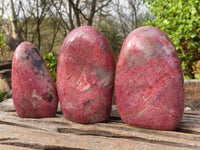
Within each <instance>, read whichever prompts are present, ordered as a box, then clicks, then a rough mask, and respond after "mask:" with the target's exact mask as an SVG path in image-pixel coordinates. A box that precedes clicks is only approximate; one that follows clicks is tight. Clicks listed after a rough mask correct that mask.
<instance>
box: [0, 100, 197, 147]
mask: <svg viewBox="0 0 200 150" xmlns="http://www.w3.org/2000/svg"><path fill="white" fill-rule="evenodd" d="M199 141H200V112H194V111H188V112H185V113H184V116H183V119H182V121H181V123H180V125H179V126H178V128H177V129H176V131H160V130H150V129H142V128H137V127H132V126H129V125H126V124H125V123H123V121H122V120H121V119H120V117H119V115H118V113H117V110H116V106H114V107H113V111H112V116H111V117H110V119H109V120H108V121H107V122H103V123H96V124H79V123H74V122H70V121H68V120H66V119H64V118H63V115H62V114H61V113H60V111H59V112H58V114H57V115H56V117H53V118H43V119H31V118H29V119H28V118H20V117H18V116H17V114H16V112H15V110H14V108H13V104H12V101H7V102H3V103H0V149H3V148H4V147H6V146H8V147H9V146H11V147H13V146H14V147H16V148H23V147H25V148H30V149H58V150H59V149H70V150H71V149H72V150H73V149H74V150H76V149H77V150H85V149H94V150H100V149H101V150H102V149H108V150H109V149H112V150H113V149H116V150H117V149H120V150H121V149H126V150H129V149H130V150H131V149H142V150H144V149H148V150H156V149H159V150H162V149H163V150H164V149H165V150H166V149H170V150H173V149H174V150H175V149H179V150H186V149H187V150H189V149H200V142H199Z"/></svg>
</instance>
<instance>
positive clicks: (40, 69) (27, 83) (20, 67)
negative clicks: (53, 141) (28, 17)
mask: <svg viewBox="0 0 200 150" xmlns="http://www.w3.org/2000/svg"><path fill="white" fill-rule="evenodd" d="M12 92H13V101H14V106H15V109H16V112H17V114H18V115H19V116H20V117H31V118H42V117H53V116H55V114H56V111H57V105H58V98H57V92H56V87H55V83H54V81H53V79H52V77H51V74H50V72H49V70H48V68H47V66H46V64H45V63H44V61H43V59H42V57H41V55H40V53H39V51H38V49H37V48H36V47H35V46H34V45H33V44H31V43H29V42H23V43H21V44H20V45H19V46H18V47H17V48H16V50H15V53H14V56H13V61H12Z"/></svg>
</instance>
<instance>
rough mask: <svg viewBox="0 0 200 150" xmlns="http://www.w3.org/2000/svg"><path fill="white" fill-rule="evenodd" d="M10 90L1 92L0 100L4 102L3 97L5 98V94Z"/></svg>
mask: <svg viewBox="0 0 200 150" xmlns="http://www.w3.org/2000/svg"><path fill="white" fill-rule="evenodd" d="M7 93H8V92H1V93H0V102H3V100H4V99H3V98H4V96H5V95H6V94H7Z"/></svg>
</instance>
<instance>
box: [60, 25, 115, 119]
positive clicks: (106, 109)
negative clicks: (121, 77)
mask: <svg viewBox="0 0 200 150" xmlns="http://www.w3.org/2000/svg"><path fill="white" fill-rule="evenodd" d="M114 73H115V61H114V57H113V54H112V52H111V49H110V46H109V43H108V41H107V40H106V39H105V37H104V36H103V35H102V34H101V33H100V32H99V31H98V30H96V29H95V28H93V27H89V26H83V27H79V28H76V29H74V30H73V31H71V32H70V33H69V34H68V35H67V37H66V38H65V40H64V42H63V44H62V47H61V51H60V54H59V60H58V69H57V90H58V96H59V100H60V103H61V109H62V112H63V114H64V117H65V118H66V119H68V120H71V121H74V122H80V123H96V122H101V121H105V120H107V119H108V117H109V116H110V112H111V105H112V97H113V88H114Z"/></svg>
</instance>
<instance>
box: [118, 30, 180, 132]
mask: <svg viewBox="0 0 200 150" xmlns="http://www.w3.org/2000/svg"><path fill="white" fill-rule="evenodd" d="M183 85H184V82H183V75H182V69H181V64H180V61H179V58H178V55H177V53H176V51H175V47H174V45H173V44H172V42H171V41H170V39H169V38H168V37H167V35H166V34H165V33H163V32H162V31H160V30H159V29H157V28H154V27H141V28H138V29H136V30H134V31H132V32H131V33H130V34H129V35H128V36H127V38H126V39H125V41H124V43H123V46H122V49H121V52H120V56H119V60H118V64H117V70H116V77H115V96H116V104H117V109H118V112H119V114H120V116H121V118H122V120H123V121H124V122H125V123H127V124H130V125H133V126H138V127H143V128H153V129H162V130H173V129H175V128H176V126H177V125H178V123H179V121H180V120H181V117H182V115H183V110H184V86H183Z"/></svg>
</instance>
